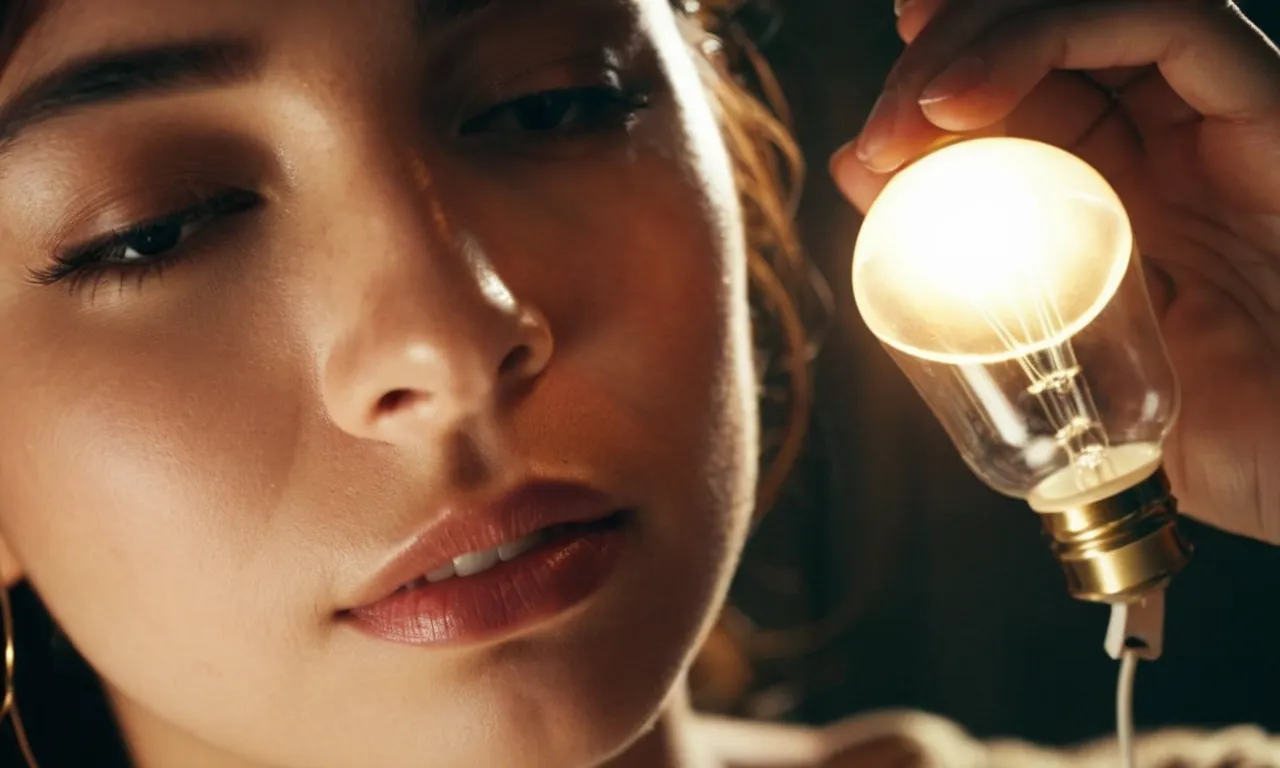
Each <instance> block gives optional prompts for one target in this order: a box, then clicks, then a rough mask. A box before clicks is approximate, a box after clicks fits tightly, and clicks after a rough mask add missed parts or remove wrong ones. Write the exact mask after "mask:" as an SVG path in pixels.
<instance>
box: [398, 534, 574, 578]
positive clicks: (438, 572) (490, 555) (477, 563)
mask: <svg viewBox="0 0 1280 768" xmlns="http://www.w3.org/2000/svg"><path fill="white" fill-rule="evenodd" d="M548 535H549V534H548V532H547V531H545V530H542V531H536V532H534V533H531V534H529V535H528V536H525V537H524V538H523V539H519V540H518V541H509V542H506V543H505V544H500V545H498V546H496V547H494V548H493V549H486V550H484V551H483V552H468V553H466V554H465V555H459V556H457V557H455V558H453V562H451V563H449V564H447V565H444V566H442V567H440V568H437V569H435V570H434V571H432V572H431V573H428V574H427V575H426V576H419V577H418V578H416V579H414V580H413V581H410V582H408V583H407V584H405V585H404V586H402V587H400V589H398V590H396V591H397V592H407V591H409V590H411V589H418V588H419V587H425V586H426V585H428V584H435V583H437V582H441V581H444V580H445V579H451V578H453V577H454V576H474V575H476V574H477V573H484V572H485V571H487V570H489V569H490V568H492V567H494V566H495V565H497V564H498V563H505V562H507V561H509V560H514V559H516V558H517V557H519V556H521V555H523V554H524V553H525V552H528V551H529V550H531V549H533V548H534V547H537V546H538V545H540V544H542V543H543V542H544V541H546V540H547V536H548Z"/></svg>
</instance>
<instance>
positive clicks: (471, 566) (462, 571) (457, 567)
mask: <svg viewBox="0 0 1280 768" xmlns="http://www.w3.org/2000/svg"><path fill="white" fill-rule="evenodd" d="M497 564H498V548H497V547H494V548H493V549H486V550H485V551H483V552H468V553H467V554H465V555H458V556H457V557H455V558H453V569H454V571H456V572H457V574H458V575H459V576H474V575H475V574H477V573H483V572H485V571H487V570H489V569H490V568H492V567H493V566H495V565H497Z"/></svg>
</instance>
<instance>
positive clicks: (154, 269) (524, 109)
mask: <svg viewBox="0 0 1280 768" xmlns="http://www.w3.org/2000/svg"><path fill="white" fill-rule="evenodd" d="M649 101H650V96H649V94H648V93H647V92H645V91H643V90H628V89H624V88H620V87H616V86H612V85H595V86H583V87H575V88H561V89H555V90H546V91H540V92H537V93H530V94H527V95H525V96H519V97H516V98H513V99H510V100H508V101H505V102H503V103H501V104H498V105H496V106H494V107H491V108H490V109H487V110H485V111H484V112H481V113H480V114H478V115H476V116H474V117H471V118H468V119H467V120H465V121H463V123H462V124H461V125H460V126H459V128H458V133H459V134H460V135H461V136H462V137H464V138H477V137H481V136H483V135H484V134H490V135H493V134H495V133H496V134H497V136H496V138H499V139H511V138H512V137H513V136H516V137H518V138H519V140H521V141H531V142H534V143H538V142H554V141H560V142H563V141H571V140H573V139H576V138H583V137H589V136H594V135H602V134H605V133H608V132H611V131H616V130H621V129H623V128H625V127H626V126H627V125H628V124H629V123H630V122H631V121H632V120H633V119H634V118H635V115H636V113H637V112H639V111H640V110H642V109H645V108H647V107H648V106H649ZM504 119H505V120H510V121H513V122H514V127H512V126H506V127H505V128H504V126H503V125H502V123H503V121H504ZM540 121H541V122H540ZM531 122H532V123H533V125H530V123H531ZM495 128H496V129H498V130H497V131H495V130H494V129H495ZM262 202H263V200H262V198H261V197H260V196H259V195H257V194H256V193H254V192H250V191H247V190H228V191H226V192H222V193H220V194H218V195H215V196H214V197H211V198H209V199H207V200H204V201H202V202H200V203H199V204H197V205H194V206H191V207H189V208H184V209H182V210H179V211H174V212H173V213H168V214H165V215H164V216H160V217H158V218H155V219H150V220H147V221H143V222H140V223H137V224H131V225H129V226H128V227H124V228H122V229H119V230H117V231H115V232H112V233H109V234H107V235H104V236H102V237H99V238H96V239H94V240H92V241H90V242H88V243H85V244H82V245H78V246H75V247H72V248H69V249H67V250H65V251H63V252H62V253H59V254H57V255H56V256H55V257H54V258H53V260H52V262H51V263H50V264H48V265H46V266H45V267H42V268H40V269H37V270H33V271H32V273H31V279H32V281H33V282H35V283H36V284H38V285H54V284H58V283H65V284H66V285H67V286H68V288H69V289H71V290H72V291H75V290H77V289H82V288H86V287H92V288H94V289H96V288H97V287H99V286H100V285H101V283H102V281H103V279H104V278H116V279H118V280H119V281H120V284H121V287H123V285H124V282H125V280H126V279H130V278H132V279H136V280H137V281H138V282H139V283H141V282H142V281H144V280H146V279H147V278H148V277H152V276H158V275H159V274H160V273H161V272H163V271H164V270H165V269H166V268H167V267H170V266H172V265H174V264H176V263H177V262H179V261H181V260H182V258H183V257H184V255H186V254H187V253H188V252H189V251H190V248H189V247H187V240H188V239H189V238H190V237H192V236H194V235H196V234H197V233H198V232H199V230H201V229H203V228H204V227H205V226H207V225H209V224H212V223H215V222H216V220H218V219H220V218H223V217H226V216H232V215H235V214H239V213H245V212H247V211H250V210H253V209H254V208H257V207H258V206H259V205H261V204H262ZM148 236H150V237H151V239H152V243H151V246H152V247H150V248H148V249H147V250H151V251H152V253H145V252H142V251H140V250H139V248H143V247H144V246H142V245H141V244H140V243H139V239H140V238H146V237H148ZM157 239H158V240H160V243H159V244H158V247H155V246H157V244H156V243H155V242H154V241H155V240H157ZM130 251H133V252H134V253H136V254H137V256H136V257H130V256H129V252H130Z"/></svg>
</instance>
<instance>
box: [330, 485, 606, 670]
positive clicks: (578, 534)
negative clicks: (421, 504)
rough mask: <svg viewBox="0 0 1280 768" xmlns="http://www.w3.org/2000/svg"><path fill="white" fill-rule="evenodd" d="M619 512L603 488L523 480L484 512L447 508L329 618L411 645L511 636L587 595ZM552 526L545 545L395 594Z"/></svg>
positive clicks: (598, 581)
mask: <svg viewBox="0 0 1280 768" xmlns="http://www.w3.org/2000/svg"><path fill="white" fill-rule="evenodd" d="M628 516H629V515H628V513H627V512H626V511H625V510H623V509H621V508H620V507H618V506H617V505H616V504H615V503H614V502H613V501H612V500H611V499H610V498H609V496H608V495H607V494H605V493H603V492H602V491H599V490H597V489H594V488H590V487H588V486H585V485H580V484H577V483H572V482H563V481H539V482H532V483H527V484H525V485H522V486H520V487H519V488H517V489H515V490H514V491H513V492H511V493H509V494H507V495H506V496H504V497H502V498H501V499H499V500H498V501H497V502H496V503H493V504H491V505H487V506H481V507H463V506H452V507H449V508H447V509H446V510H444V511H443V512H442V513H441V514H440V515H439V516H438V517H437V518H436V519H435V520H434V521H433V522H432V524H431V525H430V526H428V527H427V528H426V529H424V530H423V531H421V532H420V533H419V534H418V535H417V536H415V537H414V538H413V539H412V540H411V541H410V542H409V543H408V544H407V545H406V546H405V547H403V548H402V549H401V550H400V551H399V553H397V554H396V555H395V556H394V557H392V558H391V560H390V562H388V563H387V564H386V565H385V566H384V567H383V568H381V569H380V570H379V571H378V573H377V575H376V576H374V577H373V578H372V579H371V580H370V582H369V586H368V587H366V588H365V589H364V590H363V591H362V593H361V596H360V597H359V598H357V599H356V600H355V601H354V602H353V605H354V607H352V608H348V609H344V610H342V611H339V612H338V616H339V618H340V619H345V620H348V621H350V622H352V623H354V624H355V625H356V627H357V628H358V629H360V630H362V631H364V632H366V633H367V634H371V635H374V636H376V637H380V638H382V639H385V640H390V641H393V642H399V643H408V644H412V645H435V644H440V643H448V642H458V641H474V640H479V639H483V638H486V637H490V636H492V635H495V634H499V633H502V632H504V631H511V630H514V629H515V628H517V627H519V626H523V625H525V624H528V623H530V622H532V621H535V620H537V619H539V618H545V617H547V616H549V615H554V614H556V613H560V612H562V611H564V610H567V609H568V608H569V607H571V606H573V605H575V604H576V603H578V602H580V601H581V600H583V599H585V598H586V597H588V596H589V595H590V594H592V593H593V592H595V590H596V589H597V588H598V587H599V586H600V585H602V584H603V583H604V581H605V580H606V579H607V578H608V576H609V575H610V574H611V573H612V570H613V565H614V564H615V562H616V560H617V555H618V554H619V551H620V549H621V544H622V542H623V533H624V529H625V525H626V522H627V518H628ZM552 526H556V528H555V529H554V530H555V531H557V535H556V536H554V537H553V538H552V539H551V540H549V541H547V542H545V543H543V544H542V545H541V546H539V547H537V548H535V549H534V550H532V551H530V552H526V553H524V554H522V555H520V556H519V557H517V558H514V559H513V560H510V561H506V562H502V563H500V564H498V565H497V566H495V567H494V568H492V569H490V570H488V571H485V572H483V573H479V574H475V575H472V576H457V577H453V578H450V579H446V580H444V581H440V582H436V583H433V584H427V585H425V586H420V587H417V588H415V589H410V590H407V591H406V590H402V589H401V587H402V586H404V585H406V584H408V583H409V582H412V581H414V580H415V579H418V578H419V577H421V576H422V575H424V574H426V573H429V572H431V571H434V570H436V569H438V568H440V567H442V566H444V565H446V564H447V563H449V562H450V561H452V560H453V559H454V558H456V557H458V556H459V555H463V554H466V553H468V552H479V551H483V550H488V549H492V548H494V547H497V546H498V545H500V544H503V543H506V542H513V541H517V540H519V539H521V538H524V537H525V536H528V535H530V534H532V533H535V532H538V531H541V530H543V529H546V528H551V527H552Z"/></svg>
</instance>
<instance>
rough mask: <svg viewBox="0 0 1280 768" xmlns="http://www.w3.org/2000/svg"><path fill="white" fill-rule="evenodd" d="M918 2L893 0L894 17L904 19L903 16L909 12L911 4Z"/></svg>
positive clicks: (913, 0)
mask: <svg viewBox="0 0 1280 768" xmlns="http://www.w3.org/2000/svg"><path fill="white" fill-rule="evenodd" d="M915 1H916V0H893V15H894V16H897V17H898V18H902V14H904V13H906V12H907V9H908V8H910V7H911V4H912V3H914V2H915Z"/></svg>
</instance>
